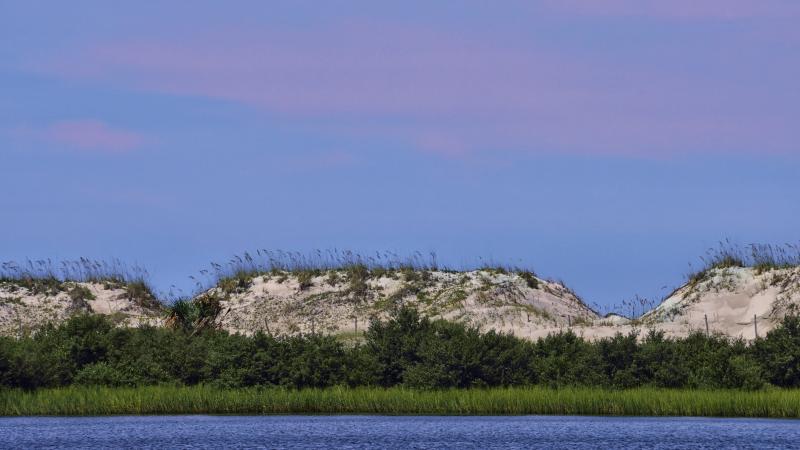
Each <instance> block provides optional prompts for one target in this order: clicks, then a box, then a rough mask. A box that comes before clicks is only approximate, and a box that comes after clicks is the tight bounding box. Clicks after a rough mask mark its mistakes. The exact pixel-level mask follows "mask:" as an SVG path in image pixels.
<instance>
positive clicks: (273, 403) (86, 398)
mask: <svg viewBox="0 0 800 450" xmlns="http://www.w3.org/2000/svg"><path fill="white" fill-rule="evenodd" d="M122 414H381V415H417V414H420V415H522V414H552V415H626V416H627V415H630V416H716V417H772V418H800V390H778V389H773V390H762V391H753V392H748V391H733V390H716V391H697V390H664V389H632V390H616V391H615V390H601V389H589V388H582V389H546V388H509V389H487V390H484V389H469V390H442V391H422V390H411V389H402V388H392V389H379V388H359V389H347V388H330V389H307V390H283V389H240V390H223V389H217V388H212V387H208V386H195V387H169V386H154V387H140V388H99V387H98V388H92V387H70V388H61V389H46V390H38V391H32V392H24V391H20V390H6V391H0V415H4V416H30V415H47V416H81V415H122Z"/></svg>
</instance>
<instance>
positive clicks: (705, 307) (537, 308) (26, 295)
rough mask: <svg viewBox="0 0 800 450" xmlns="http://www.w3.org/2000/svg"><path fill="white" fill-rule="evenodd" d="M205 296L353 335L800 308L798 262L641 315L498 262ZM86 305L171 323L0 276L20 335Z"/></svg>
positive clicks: (718, 276)
mask: <svg viewBox="0 0 800 450" xmlns="http://www.w3.org/2000/svg"><path fill="white" fill-rule="evenodd" d="M76 287H82V288H85V289H86V290H87V291H88V292H89V293H90V294H91V295H89V296H88V297H91V298H87V299H83V298H80V297H81V295H76V293H75V292H73V290H74V289H75V288H76ZM223 288H224V289H223ZM202 296H206V297H208V296H211V297H213V298H216V299H218V300H219V301H220V306H221V308H222V313H221V314H220V316H219V318H218V320H217V325H218V326H219V327H220V328H221V329H224V330H227V331H229V332H232V333H243V334H252V333H255V332H257V331H263V332H267V333H272V334H278V335H282V334H297V333H305V332H311V331H316V332H322V333H328V334H334V335H338V336H340V337H343V338H346V337H353V336H355V334H356V331H358V332H362V331H364V329H366V327H367V326H368V323H369V321H370V320H371V319H373V318H378V319H385V318H387V317H388V316H389V315H390V312H391V311H392V310H393V309H394V307H396V306H399V305H409V306H413V307H415V308H417V309H418V310H419V311H420V312H421V313H422V314H423V315H426V316H429V317H431V318H444V319H448V320H453V321H458V322H462V323H466V324H469V325H472V326H477V327H479V328H480V329H481V330H483V331H488V330H495V331H498V332H506V333H512V334H514V335H515V336H518V337H522V338H529V339H536V338H540V337H544V336H547V335H548V334H550V333H555V332H559V331H564V330H567V329H572V330H573V331H574V332H575V333H576V334H578V335H580V336H583V337H584V338H586V339H592V340H593V339H599V338H604V337H611V336H614V335H615V334H617V333H623V334H627V333H631V332H633V333H638V334H639V336H644V335H645V333H646V332H647V331H649V330H653V329H654V330H660V331H663V332H664V333H665V334H666V335H667V336H676V337H677V336H686V335H688V334H689V333H691V332H693V331H702V332H705V331H706V321H707V323H708V328H707V329H708V332H710V333H718V334H723V335H727V336H731V337H741V338H743V339H747V340H750V339H753V338H754V337H755V335H756V332H758V334H759V335H761V336H763V335H764V334H765V333H766V332H768V331H769V330H771V329H773V328H774V327H775V326H776V325H777V324H778V323H779V322H780V320H781V319H782V318H783V317H784V316H785V315H786V314H787V313H789V312H792V311H797V310H798V305H800V268H792V269H775V270H770V271H765V272H759V271H757V270H755V269H752V268H727V269H714V270H710V271H708V273H707V274H706V275H705V276H704V277H702V278H701V279H698V280H694V281H692V282H689V283H687V284H686V285H684V286H683V287H681V288H680V289H678V290H676V291H675V292H674V293H672V294H671V295H670V296H669V297H668V298H667V299H666V300H664V301H663V302H662V303H661V304H660V305H658V306H657V307H656V308H654V309H653V310H651V311H649V312H647V313H646V314H644V315H643V316H642V317H640V318H638V319H636V320H630V319H628V318H625V317H622V316H620V315H615V314H611V315H608V316H606V317H600V316H598V315H597V314H596V313H595V312H594V311H593V310H592V309H591V308H589V307H588V306H587V305H586V304H585V303H584V302H583V301H582V300H581V299H580V298H579V297H578V296H576V295H575V294H574V293H573V292H572V291H571V290H569V289H568V288H566V287H565V286H563V285H562V284H560V283H557V282H553V281H546V280H542V279H539V278H531V277H523V276H521V275H520V274H516V273H504V272H496V271H470V272H443V271H429V272H414V273H412V274H408V273H405V274H404V273H402V272H399V271H396V272H387V273H385V274H382V275H381V276H378V277H367V278H364V279H361V280H359V279H356V278H352V277H351V276H350V275H349V274H348V273H347V272H345V271H328V272H325V273H323V274H322V275H320V276H316V277H313V278H306V279H300V278H299V277H298V274H294V273H275V274H267V275H263V276H261V275H260V276H257V277H254V278H252V279H251V280H248V283H246V285H245V286H240V285H235V286H225V285H224V284H223V285H221V287H216V288H213V289H211V290H209V291H207V292H205V293H204V294H202ZM82 312H90V313H95V314H104V315H109V316H112V317H113V318H114V320H115V322H116V323H118V324H119V325H124V326H138V325H142V324H151V325H161V324H163V322H164V320H163V317H164V312H163V310H162V309H160V308H157V307H154V306H153V305H148V304H143V303H142V302H137V301H135V300H132V299H131V298H130V295H129V293H128V292H127V291H126V288H125V287H124V286H108V285H103V284H101V283H64V284H63V286H61V288H60V289H59V291H58V292H50V293H41V292H40V293H34V292H32V291H30V290H29V289H27V288H24V287H19V286H16V285H14V283H10V282H6V283H0V334H4V335H12V336H14V335H20V334H24V333H26V332H29V331H35V330H36V329H37V328H39V327H41V326H42V325H43V324H45V323H47V322H53V323H58V322H61V321H63V320H65V319H66V318H68V317H69V316H71V315H74V314H79V313H82ZM754 319H755V324H754Z"/></svg>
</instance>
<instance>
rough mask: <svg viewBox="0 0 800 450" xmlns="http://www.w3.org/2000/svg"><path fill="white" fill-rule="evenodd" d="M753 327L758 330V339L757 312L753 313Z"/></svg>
mask: <svg viewBox="0 0 800 450" xmlns="http://www.w3.org/2000/svg"><path fill="white" fill-rule="evenodd" d="M753 328H754V329H755V332H756V339H758V320H757V318H756V315H755V314H753Z"/></svg>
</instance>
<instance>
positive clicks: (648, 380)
mask: <svg viewBox="0 0 800 450" xmlns="http://www.w3.org/2000/svg"><path fill="white" fill-rule="evenodd" d="M194 314H195V312H189V313H187V315H186V317H185V318H184V319H180V320H186V321H187V322H176V323H178V324H180V323H183V324H188V325H186V326H183V325H180V326H174V327H172V328H153V327H142V328H119V327H115V326H113V325H112V323H111V322H110V321H109V320H108V319H106V318H104V317H102V316H91V315H82V316H76V317H74V318H72V319H70V320H68V321H67V322H65V323H63V324H61V325H59V326H57V327H55V326H48V327H45V328H44V329H43V330H41V331H40V332H38V333H36V334H35V335H33V336H28V337H23V338H20V339H15V338H0V386H2V387H4V388H7V389H18V388H19V389H25V390H36V389H42V388H57V387H65V386H75V385H83V386H111V387H122V386H131V387H133V386H147V385H162V384H166V385H171V386H194V385H210V386H214V387H218V388H246V387H281V388H290V389H303V388H327V387H334V386H349V387H370V386H373V387H384V388H389V387H405V388H420V389H424V390H428V389H446V388H484V387H509V386H543V387H553V388H556V387H581V386H582V387H595V388H607V389H627V388H638V387H653V388H696V389H718V388H730V389H745V390H759V389H764V388H768V387H769V386H776V387H785V388H791V387H800V319H799V318H798V317H794V316H789V317H787V318H786V319H785V320H784V322H783V324H782V325H781V326H779V327H777V328H776V329H774V330H772V331H770V332H769V333H767V335H766V336H765V337H762V338H760V339H757V340H756V341H755V342H753V343H752V344H747V343H745V342H744V341H741V340H731V339H729V338H726V337H721V336H713V335H712V336H707V335H704V334H700V333H696V334H693V335H691V336H689V337H687V338H684V339H668V338H665V337H664V335H663V334H661V333H657V332H650V333H649V334H648V335H646V336H645V337H644V339H642V340H637V338H636V336H634V335H621V334H618V335H616V336H614V337H613V338H607V339H602V340H599V341H597V342H588V341H585V340H583V339H582V338H580V337H578V336H576V335H575V334H574V333H572V332H571V331H566V332H561V333H558V334H553V335H550V336H548V337H545V338H543V339H540V340H538V341H536V342H531V341H528V340H524V339H520V338H516V337H514V336H512V335H508V334H501V333H496V332H493V331H490V332H487V333H482V332H480V331H478V330H477V329H475V328H469V327H466V326H464V325H463V324H458V323H452V322H447V321H442V320H437V321H430V320H428V319H426V318H422V317H420V316H419V314H418V313H417V312H416V311H415V310H413V309H410V308H401V309H399V310H398V311H397V312H396V314H395V315H394V317H393V318H392V319H391V320H387V321H373V322H372V324H371V325H370V327H369V329H368V330H367V332H366V334H365V336H364V339H363V342H361V343H356V344H352V343H351V344H349V345H346V344H344V343H342V342H341V341H339V340H337V339H336V338H335V337H333V336H324V335H320V334H306V335H300V336H291V337H275V336H270V335H267V334H263V333H257V334H255V335H253V336H243V335H230V334H228V333H226V332H223V331H217V330H214V329H212V328H207V327H205V328H204V327H197V326H193V325H192V324H193V323H196V322H194V321H196V320H197V319H198V317H200V316H199V315H194ZM177 320H178V319H176V321H177Z"/></svg>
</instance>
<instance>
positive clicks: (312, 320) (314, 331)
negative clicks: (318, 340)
mask: <svg viewBox="0 0 800 450" xmlns="http://www.w3.org/2000/svg"><path fill="white" fill-rule="evenodd" d="M311 334H316V330H315V329H314V318H313V317H312V318H311Z"/></svg>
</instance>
